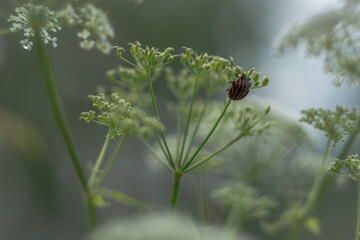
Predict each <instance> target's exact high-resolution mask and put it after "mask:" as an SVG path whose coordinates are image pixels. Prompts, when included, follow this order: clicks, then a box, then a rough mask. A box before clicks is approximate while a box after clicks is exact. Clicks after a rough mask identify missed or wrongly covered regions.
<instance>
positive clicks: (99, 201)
mask: <svg viewBox="0 0 360 240" xmlns="http://www.w3.org/2000/svg"><path fill="white" fill-rule="evenodd" d="M94 202H95V205H96V206H99V207H105V206H109V205H110V203H108V202H105V200H104V198H103V197H102V196H101V195H100V194H96V195H95V198H94Z"/></svg>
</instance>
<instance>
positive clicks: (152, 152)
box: [140, 138, 173, 171]
mask: <svg viewBox="0 0 360 240" xmlns="http://www.w3.org/2000/svg"><path fill="white" fill-rule="evenodd" d="M140 140H141V141H142V142H143V144H144V145H145V147H146V148H147V149H148V150H149V151H150V153H151V154H152V155H153V157H154V158H155V159H156V160H158V161H159V162H160V163H161V164H162V165H163V166H164V167H166V168H167V169H168V170H170V171H173V169H172V168H171V167H169V165H167V164H166V163H165V162H164V161H163V160H161V158H160V157H159V156H158V155H157V154H156V152H155V150H154V148H153V147H152V146H150V144H149V143H148V142H147V141H146V140H145V139H144V138H140Z"/></svg>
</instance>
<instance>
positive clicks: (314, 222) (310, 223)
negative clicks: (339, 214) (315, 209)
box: [305, 217, 321, 235]
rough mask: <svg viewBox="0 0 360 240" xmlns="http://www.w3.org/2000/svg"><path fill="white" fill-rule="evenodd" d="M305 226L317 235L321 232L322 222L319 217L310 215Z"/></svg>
mask: <svg viewBox="0 0 360 240" xmlns="http://www.w3.org/2000/svg"><path fill="white" fill-rule="evenodd" d="M305 226H306V228H307V229H308V230H309V231H310V232H312V233H314V234H316V235H318V234H319V233H320V232H321V229H320V222H319V220H318V219H317V218H314V217H309V218H308V219H306V222H305Z"/></svg>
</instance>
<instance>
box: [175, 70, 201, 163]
mask: <svg viewBox="0 0 360 240" xmlns="http://www.w3.org/2000/svg"><path fill="white" fill-rule="evenodd" d="M198 80H199V77H198V76H196V77H195V85H194V90H193V94H192V97H191V103H190V110H189V115H188V119H187V122H186V128H185V134H184V139H183V143H182V146H181V152H180V158H179V165H178V167H179V168H180V166H181V161H182V157H183V153H184V148H185V145H186V138H187V134H188V132H189V126H190V120H191V113H192V108H193V105H194V101H195V95H196V90H197V83H198Z"/></svg>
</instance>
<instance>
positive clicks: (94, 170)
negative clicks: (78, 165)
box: [88, 128, 113, 189]
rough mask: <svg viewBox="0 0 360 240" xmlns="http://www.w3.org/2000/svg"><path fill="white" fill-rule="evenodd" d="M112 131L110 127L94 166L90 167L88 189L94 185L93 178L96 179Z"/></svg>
mask: <svg viewBox="0 0 360 240" xmlns="http://www.w3.org/2000/svg"><path fill="white" fill-rule="evenodd" d="M112 131H113V130H112V128H110V130H109V132H108V134H107V135H106V138H105V142H104V144H103V146H102V148H101V151H100V154H99V156H98V158H97V159H96V162H95V165H94V167H93V168H92V171H91V175H90V179H89V183H88V186H89V188H90V189H92V188H94V187H95V180H96V177H97V175H98V172H99V170H100V166H101V164H102V162H103V160H104V156H105V153H106V150H107V148H108V146H109V142H110V139H111V135H112Z"/></svg>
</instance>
